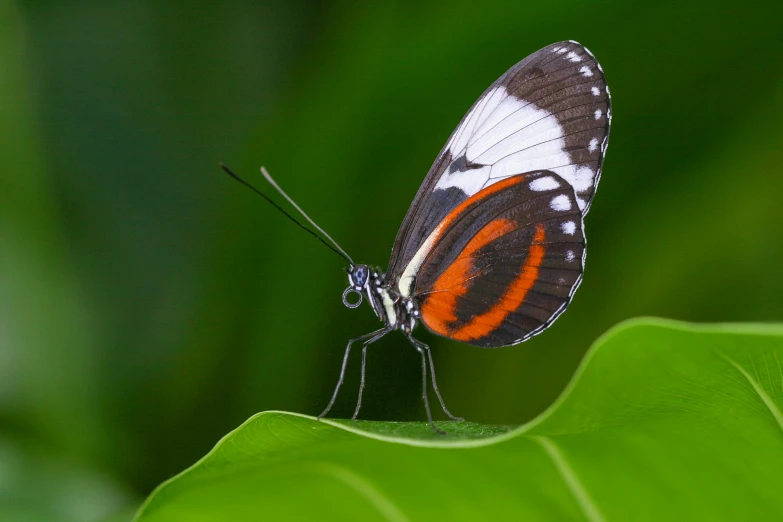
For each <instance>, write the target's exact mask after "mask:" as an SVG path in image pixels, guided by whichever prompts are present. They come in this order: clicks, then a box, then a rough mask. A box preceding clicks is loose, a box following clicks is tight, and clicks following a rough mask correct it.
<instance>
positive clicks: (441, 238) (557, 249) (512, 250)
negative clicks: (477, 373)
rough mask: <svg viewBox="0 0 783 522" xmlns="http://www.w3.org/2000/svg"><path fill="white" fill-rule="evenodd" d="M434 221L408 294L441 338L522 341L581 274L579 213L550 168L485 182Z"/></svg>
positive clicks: (560, 304)
mask: <svg viewBox="0 0 783 522" xmlns="http://www.w3.org/2000/svg"><path fill="white" fill-rule="evenodd" d="M536 180H539V184H538V185H536ZM541 187H548V189H542V188H541ZM535 188H537V189H538V190H535ZM439 227H440V228H439V230H438V232H437V234H438V237H437V241H436V242H435V244H434V246H433V248H432V250H431V251H430V253H429V255H428V256H427V258H426V260H425V261H424V263H423V265H422V266H421V268H420V270H419V274H418V277H417V280H416V286H415V290H414V297H415V298H416V299H417V300H418V304H419V309H420V313H421V318H422V321H423V322H424V324H425V325H426V326H427V327H428V328H429V329H430V330H431V331H433V332H434V333H436V334H439V335H442V336H444V337H449V338H452V339H455V340H458V341H462V342H466V343H469V344H473V345H477V346H482V347H498V346H506V345H511V344H516V343H519V342H522V341H524V340H526V339H527V338H529V337H530V336H532V335H535V334H536V333H538V332H539V331H541V330H543V329H544V328H545V327H546V326H548V325H549V324H550V323H551V322H552V321H553V320H554V319H555V318H557V316H558V315H559V314H560V313H561V312H562V311H563V310H564V309H565V307H566V306H567V305H568V302H569V301H570V299H571V296H572V295H573V293H574V291H575V290H576V288H577V286H578V285H579V282H580V280H581V276H582V270H583V253H584V248H585V240H584V234H583V230H582V215H581V213H580V211H579V208H578V206H577V204H576V200H575V196H574V193H573V190H572V189H571V187H570V185H569V184H568V183H567V182H565V181H564V180H562V179H561V178H560V177H559V176H557V174H554V173H553V172H549V171H538V172H531V173H527V174H520V175H517V176H512V177H510V178H506V179H504V180H502V181H500V182H497V183H495V184H493V185H490V186H489V187H487V188H485V189H483V190H482V191H480V192H478V193H477V194H475V195H473V196H472V197H470V198H469V199H467V200H465V201H464V202H462V203H461V204H460V205H458V206H457V207H456V208H455V209H454V210H453V211H452V212H451V213H449V214H448V215H447V216H446V218H445V219H444V220H443V221H442V223H441V225H440V226H439Z"/></svg>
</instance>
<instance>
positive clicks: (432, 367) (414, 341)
mask: <svg viewBox="0 0 783 522" xmlns="http://www.w3.org/2000/svg"><path fill="white" fill-rule="evenodd" d="M410 342H411V343H412V344H413V346H415V347H417V348H419V347H420V348H422V349H423V350H424V351H426V352H427V358H428V359H429V361H430V374H431V375H432V388H433V389H434V390H435V395H437V396H438V401H439V402H440V407H441V408H442V409H443V413H445V414H446V415H448V417H449V418H450V419H451V420H454V421H459V422H462V421H464V420H465V419H464V418H462V417H457V416H455V415H452V413H451V412H450V411H449V409H448V408H447V407H446V403H445V402H443V397H442V396H441V394H440V390H439V389H438V380H437V379H436V378H435V363H434V362H433V360H432V350H430V347H429V346H427V345H426V344H424V343H423V342H421V341H419V340H418V339H414V338H413V336H411V337H410Z"/></svg>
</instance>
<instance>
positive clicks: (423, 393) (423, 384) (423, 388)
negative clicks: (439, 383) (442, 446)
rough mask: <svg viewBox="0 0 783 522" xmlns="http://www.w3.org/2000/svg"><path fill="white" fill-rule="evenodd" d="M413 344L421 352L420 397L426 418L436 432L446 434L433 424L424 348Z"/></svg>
mask: <svg viewBox="0 0 783 522" xmlns="http://www.w3.org/2000/svg"><path fill="white" fill-rule="evenodd" d="M413 346H414V348H416V350H417V351H418V352H419V353H420V354H421V398H422V399H423V400H424V408H425V409H426V410H427V420H428V421H430V426H432V429H433V430H435V432H436V433H439V434H441V435H446V432H445V431H443V430H441V429H440V428H438V427H437V426H435V422H434V421H433V420H432V412H431V411H430V401H429V399H428V398H427V356H426V355H425V354H424V348H422V347H421V346H418V345H416V344H413Z"/></svg>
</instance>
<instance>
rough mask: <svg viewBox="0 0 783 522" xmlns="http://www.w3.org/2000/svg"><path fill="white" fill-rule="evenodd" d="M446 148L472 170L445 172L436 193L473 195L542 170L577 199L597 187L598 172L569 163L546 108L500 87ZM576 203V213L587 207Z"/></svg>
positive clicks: (479, 105)
mask: <svg viewBox="0 0 783 522" xmlns="http://www.w3.org/2000/svg"><path fill="white" fill-rule="evenodd" d="M555 52H557V51H555ZM585 68H586V67H583V68H582V69H585ZM590 74H591V75H592V72H591V73H590ZM446 148H447V149H448V150H449V151H451V155H452V158H459V157H460V156H463V155H464V156H465V158H466V159H467V161H468V162H470V163H471V164H473V165H474V166H473V167H472V168H471V169H468V170H464V171H455V172H453V173H449V172H445V173H444V174H443V175H442V176H441V178H440V179H439V180H438V182H437V184H436V185H435V188H436V189H446V188H449V187H457V188H459V189H461V190H462V191H463V192H465V194H467V195H468V196H472V195H473V194H475V193H476V192H478V191H479V190H481V189H483V188H485V187H487V186H489V185H492V184H493V183H496V182H498V181H500V180H501V179H504V178H507V177H509V176H514V175H517V174H521V173H524V172H530V171H534V170H542V169H547V170H551V171H552V172H555V173H556V174H558V175H559V176H560V177H561V178H563V179H564V180H566V181H567V182H568V183H569V184H570V185H571V186H572V187H573V188H574V192H576V193H577V195H578V194H579V193H580V192H584V191H587V190H590V189H591V188H592V187H593V185H594V182H595V176H596V173H595V172H594V171H593V170H592V169H590V168H589V167H585V166H581V167H580V166H578V165H574V164H573V162H572V160H571V157H570V156H569V155H568V153H567V152H566V150H565V136H564V131H563V127H562V126H561V125H560V124H559V123H558V121H557V118H556V117H555V116H554V115H553V114H551V113H550V112H548V111H547V110H545V109H541V108H538V107H536V106H535V105H534V104H532V103H528V102H526V101H524V100H520V99H519V98H516V97H515V96H511V95H509V94H508V92H507V91H506V88H505V87H504V86H498V87H496V88H494V89H492V90H491V91H490V92H488V93H487V95H486V96H484V97H483V98H482V99H481V101H479V103H477V104H476V106H475V107H474V108H473V110H471V111H470V113H469V114H468V115H467V116H466V117H465V120H464V122H463V124H462V125H461V126H460V128H459V129H458V130H457V132H456V133H455V134H454V136H452V138H451V139H450V140H449V142H448V144H447V145H446ZM590 152H592V150H590ZM477 167H478V168H477ZM537 181H539V182H543V181H542V179H540V180H537ZM577 203H578V204H579V208H580V210H584V208H585V206H586V204H587V203H586V201H585V200H584V199H583V198H577Z"/></svg>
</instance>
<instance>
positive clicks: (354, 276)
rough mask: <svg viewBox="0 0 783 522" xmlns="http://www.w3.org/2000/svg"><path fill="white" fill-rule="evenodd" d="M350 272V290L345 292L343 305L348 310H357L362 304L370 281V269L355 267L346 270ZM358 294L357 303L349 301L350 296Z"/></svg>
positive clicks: (364, 266)
mask: <svg viewBox="0 0 783 522" xmlns="http://www.w3.org/2000/svg"><path fill="white" fill-rule="evenodd" d="M345 271H346V272H348V285H349V286H348V288H346V289H345V292H343V304H344V305H345V306H347V307H348V308H356V307H358V306H359V305H360V304H362V293H363V292H364V291H365V290H366V288H367V285H368V282H369V281H370V267H368V266H367V265H353V266H351V267H350V268H347V269H346V270H345ZM351 293H353V294H357V295H358V296H359V297H358V299H357V300H355V301H349V300H348V294H351Z"/></svg>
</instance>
